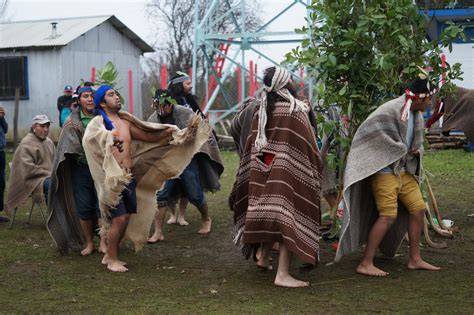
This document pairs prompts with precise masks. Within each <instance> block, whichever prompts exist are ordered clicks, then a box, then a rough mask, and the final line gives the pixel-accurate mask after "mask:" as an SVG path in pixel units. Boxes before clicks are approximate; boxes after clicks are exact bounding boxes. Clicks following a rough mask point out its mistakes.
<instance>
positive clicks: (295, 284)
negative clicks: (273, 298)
mask: <svg viewBox="0 0 474 315" xmlns="http://www.w3.org/2000/svg"><path fill="white" fill-rule="evenodd" d="M275 285H276V286H277V287H284V288H305V287H309V282H306V281H301V280H298V279H295V278H293V277H292V276H290V275H289V274H288V275H286V276H282V275H278V274H277V275H276V277H275Z"/></svg>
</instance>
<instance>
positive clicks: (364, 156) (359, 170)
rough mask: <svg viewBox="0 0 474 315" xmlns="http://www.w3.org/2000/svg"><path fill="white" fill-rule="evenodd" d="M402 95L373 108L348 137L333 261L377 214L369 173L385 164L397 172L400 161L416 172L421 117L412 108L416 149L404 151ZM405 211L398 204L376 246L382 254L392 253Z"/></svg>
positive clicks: (352, 246) (354, 245)
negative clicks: (351, 135) (414, 153)
mask: <svg viewBox="0 0 474 315" xmlns="http://www.w3.org/2000/svg"><path fill="white" fill-rule="evenodd" d="M404 102H405V96H404V95H403V96H401V97H399V98H397V99H394V100H392V101H389V102H387V103H385V104H383V105H381V106H380V107H379V108H377V109H376V110H375V111H374V112H373V113H372V114H370V116H369V117H368V118H367V119H366V120H365V121H364V122H363V123H362V125H361V126H360V127H359V129H358V130H357V132H356V134H355V136H354V139H353V141H352V145H351V149H350V151H349V155H348V158H347V164H346V169H345V173H344V190H343V197H344V203H345V208H344V214H343V215H344V217H343V222H342V231H341V237H340V240H339V248H338V251H337V253H336V261H339V260H340V259H341V257H342V256H343V255H345V254H348V253H351V252H354V251H356V250H357V249H358V248H359V246H360V245H362V244H364V243H365V242H366V241H367V236H368V232H369V231H370V228H371V227H372V225H373V223H374V222H375V220H376V219H377V217H378V212H377V208H376V205H375V200H374V197H373V194H372V189H371V186H370V177H371V176H372V175H374V174H375V173H377V172H378V171H380V170H381V169H383V168H384V167H386V166H392V167H393V169H394V173H396V174H398V173H399V172H400V169H401V167H402V164H403V163H404V162H405V163H406V171H407V172H409V173H411V174H413V175H418V174H419V171H420V167H421V164H420V161H421V157H422V153H423V146H422V144H423V126H424V124H423V117H422V115H421V113H420V112H412V114H413V115H415V117H414V119H415V120H414V137H413V143H412V148H414V149H416V150H418V151H419V152H420V156H419V158H418V157H416V156H415V155H413V154H411V153H408V151H409V148H408V147H407V145H406V144H405V143H406V142H405V141H406V132H407V125H408V123H407V122H402V121H401V120H400V113H401V110H402V106H403V104H404ZM407 222H408V212H407V211H406V209H405V208H404V207H403V206H402V205H401V204H399V209H398V216H397V219H396V221H395V223H394V224H393V225H392V227H391V229H390V230H389V232H388V233H387V235H386V236H385V238H384V239H383V240H382V242H381V244H380V246H379V248H380V250H381V251H382V253H384V254H385V255H386V256H389V257H392V256H394V255H395V253H396V251H397V249H398V247H399V245H400V243H401V241H402V239H403V236H404V235H405V233H406V230H407Z"/></svg>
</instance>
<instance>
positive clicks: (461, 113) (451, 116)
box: [443, 87, 474, 143]
mask: <svg viewBox="0 0 474 315" xmlns="http://www.w3.org/2000/svg"><path fill="white" fill-rule="evenodd" d="M457 89H458V90H457V91H456V93H454V94H453V95H450V96H448V97H446V99H445V100H444V116H443V117H444V121H443V132H448V131H449V130H451V129H459V130H462V131H463V132H464V134H465V135H466V138H467V139H468V140H469V142H473V143H474V90H471V89H465V88H462V87H458V88H457Z"/></svg>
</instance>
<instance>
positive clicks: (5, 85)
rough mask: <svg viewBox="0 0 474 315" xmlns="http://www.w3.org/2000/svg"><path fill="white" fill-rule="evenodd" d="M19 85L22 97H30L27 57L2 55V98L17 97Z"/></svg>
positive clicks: (0, 83) (0, 79) (0, 66)
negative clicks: (16, 89) (16, 90)
mask: <svg viewBox="0 0 474 315" xmlns="http://www.w3.org/2000/svg"><path fill="white" fill-rule="evenodd" d="M17 87H19V88H20V99H23V100H24V99H28V98H29V95H28V59H27V57H0V100H12V99H15V88H17Z"/></svg>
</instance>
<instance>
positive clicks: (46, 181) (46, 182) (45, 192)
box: [43, 177, 51, 205]
mask: <svg viewBox="0 0 474 315" xmlns="http://www.w3.org/2000/svg"><path fill="white" fill-rule="evenodd" d="M50 179H51V178H50V177H46V178H45V179H44V181H43V195H44V201H45V202H46V205H48V192H49V181H50Z"/></svg>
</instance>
